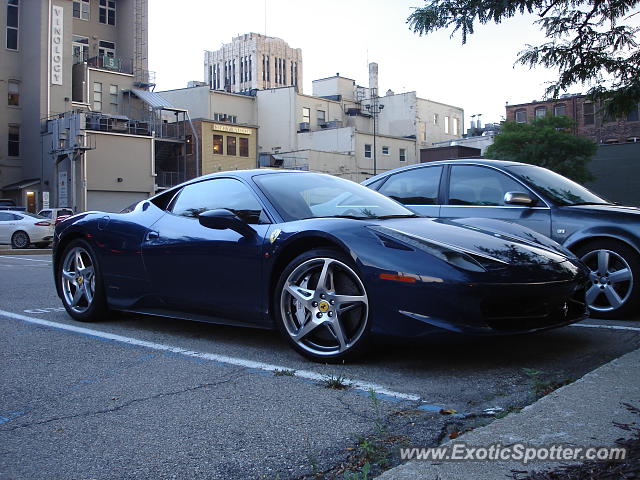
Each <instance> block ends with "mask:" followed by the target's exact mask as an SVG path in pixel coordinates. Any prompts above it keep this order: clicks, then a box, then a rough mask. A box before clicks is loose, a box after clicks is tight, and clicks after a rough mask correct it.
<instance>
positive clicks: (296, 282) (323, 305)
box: [276, 250, 369, 362]
mask: <svg viewBox="0 0 640 480" xmlns="http://www.w3.org/2000/svg"><path fill="white" fill-rule="evenodd" d="M349 263H350V262H349V261H348V260H347V259H345V258H343V257H342V255H340V254H339V253H338V252H334V251H332V250H316V251H311V252H308V253H306V254H303V255H301V256H299V257H298V258H296V259H295V260H293V262H291V264H290V265H289V266H288V267H287V268H286V269H285V271H284V272H283V274H282V276H281V278H280V282H279V284H278V288H277V289H276V302H277V307H276V313H277V316H278V317H279V320H280V322H279V326H280V328H281V330H282V331H283V333H284V334H285V336H286V337H287V338H288V339H289V341H290V342H291V343H292V345H293V346H294V348H295V349H296V350H298V351H299V352H300V353H302V354H303V355H305V356H306V357H308V358H311V359H312V360H316V361H323V362H331V361H339V360H343V359H345V358H347V357H352V356H354V355H355V354H356V353H361V352H362V351H363V350H364V346H365V344H366V341H367V338H368V333H369V300H368V298H367V293H366V290H365V288H364V285H363V283H362V281H361V280H360V276H359V275H358V274H357V273H356V271H355V269H354V268H353V267H352V266H350V265H349Z"/></svg>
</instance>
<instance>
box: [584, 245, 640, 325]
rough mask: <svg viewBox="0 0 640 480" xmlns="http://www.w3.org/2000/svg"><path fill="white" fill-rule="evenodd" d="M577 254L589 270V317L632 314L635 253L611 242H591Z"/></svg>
mask: <svg viewBox="0 0 640 480" xmlns="http://www.w3.org/2000/svg"><path fill="white" fill-rule="evenodd" d="M576 254H577V255H578V257H579V258H580V260H582V262H583V263H584V264H585V265H587V267H589V270H590V271H591V273H590V275H589V277H590V286H589V287H588V288H587V295H586V299H587V304H588V305H589V308H590V309H591V313H592V315H593V316H594V317H598V318H620V317H624V316H626V315H628V314H630V313H632V312H633V310H634V309H635V307H636V305H637V303H638V298H637V297H638V285H637V283H638V274H639V273H640V261H639V259H638V254H637V253H636V252H635V251H633V249H631V248H630V247H628V246H627V245H624V244H622V243H620V242H616V241H613V240H598V241H593V242H590V243H588V244H586V245H584V246H583V247H581V248H579V249H577V251H576Z"/></svg>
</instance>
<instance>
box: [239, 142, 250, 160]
mask: <svg viewBox="0 0 640 480" xmlns="http://www.w3.org/2000/svg"><path fill="white" fill-rule="evenodd" d="M240 156H241V157H248V156H249V139H248V138H242V137H240Z"/></svg>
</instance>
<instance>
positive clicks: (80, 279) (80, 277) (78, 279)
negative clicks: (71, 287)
mask: <svg viewBox="0 0 640 480" xmlns="http://www.w3.org/2000/svg"><path fill="white" fill-rule="evenodd" d="M76 281H77V282H78V285H82V282H84V278H83V277H82V275H81V276H79V277H78V278H77V279H76Z"/></svg>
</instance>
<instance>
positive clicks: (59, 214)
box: [38, 208, 73, 225]
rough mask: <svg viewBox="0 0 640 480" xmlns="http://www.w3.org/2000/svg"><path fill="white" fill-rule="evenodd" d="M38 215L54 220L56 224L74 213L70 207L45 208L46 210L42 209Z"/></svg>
mask: <svg viewBox="0 0 640 480" xmlns="http://www.w3.org/2000/svg"><path fill="white" fill-rule="evenodd" d="M38 215H40V216H41V217H44V218H48V219H49V220H52V223H53V224H54V225H56V224H58V223H60V222H61V221H62V220H64V219H65V218H67V217H70V216H71V215H73V210H71V209H70V208H45V209H44V210H40V211H39V212H38Z"/></svg>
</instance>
